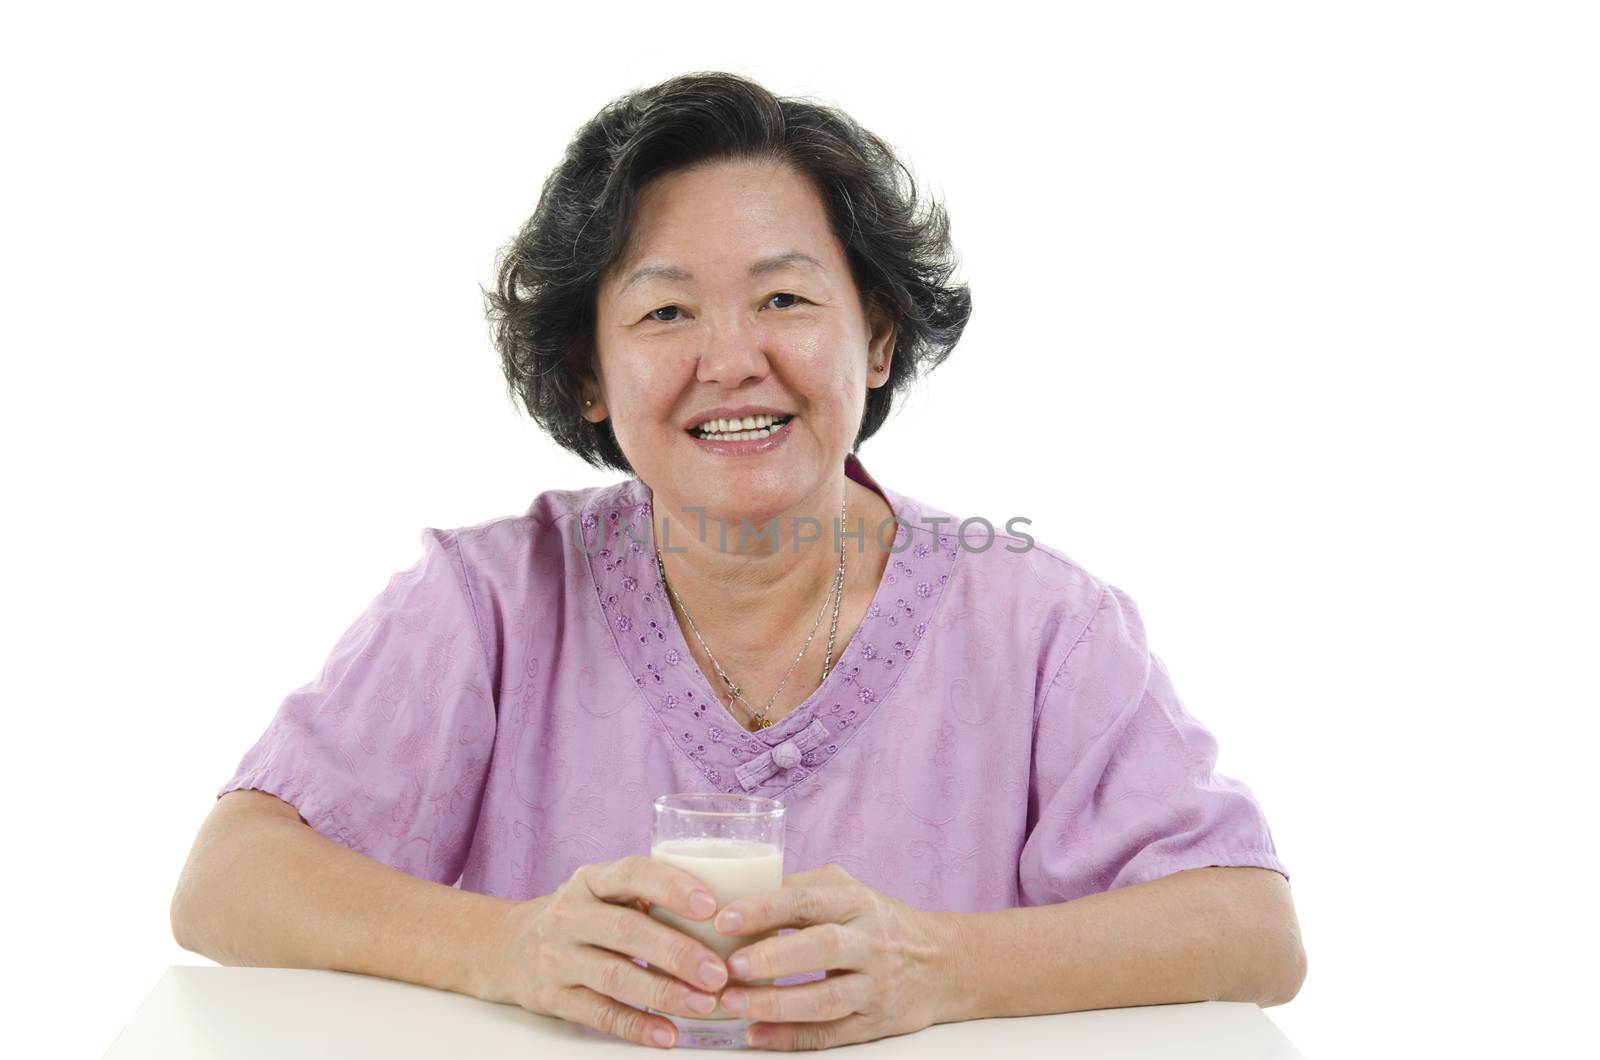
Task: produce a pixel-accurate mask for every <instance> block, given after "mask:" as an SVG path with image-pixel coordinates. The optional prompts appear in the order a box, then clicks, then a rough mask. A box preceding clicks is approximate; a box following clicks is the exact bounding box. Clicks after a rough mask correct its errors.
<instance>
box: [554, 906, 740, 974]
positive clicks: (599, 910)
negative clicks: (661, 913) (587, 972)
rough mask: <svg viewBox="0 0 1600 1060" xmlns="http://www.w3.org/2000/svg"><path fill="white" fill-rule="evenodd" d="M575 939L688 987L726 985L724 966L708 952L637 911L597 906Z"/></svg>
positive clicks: (686, 937)
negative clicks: (635, 959) (635, 960)
mask: <svg viewBox="0 0 1600 1060" xmlns="http://www.w3.org/2000/svg"><path fill="white" fill-rule="evenodd" d="M576 936H577V938H578V940H579V941H581V942H587V943H588V944H589V945H591V946H597V947H599V948H600V949H603V950H610V951H612V952H614V953H619V954H621V955H622V956H624V957H641V958H643V959H644V960H645V961H647V962H649V963H650V965H651V966H652V967H654V968H658V969H660V970H661V971H663V972H666V973H668V974H670V975H674V976H677V977H678V978H679V979H681V980H683V982H685V983H688V984H689V985H691V986H697V987H701V988H703V989H706V990H720V989H722V987H723V986H724V985H726V984H727V982H728V967H727V965H725V964H723V963H722V958H721V957H719V956H717V954H716V953H714V952H713V951H712V950H711V949H710V948H708V947H707V946H706V945H705V944H703V943H701V942H700V941H699V940H697V939H692V938H690V937H689V936H688V935H685V934H684V933H683V932H681V931H679V930H678V929H676V928H673V927H669V926H668V925H666V924H663V923H662V922H661V921H659V920H657V919H656V918H655V917H653V916H650V915H649V914H648V913H641V912H639V911H638V910H637V909H629V908H627V907H625V906H618V905H610V904H608V903H605V902H597V903H595V905H594V907H593V913H592V914H591V915H590V916H589V917H587V918H586V919H585V920H584V922H583V923H582V925H581V926H580V927H579V928H578V930H577V932H576Z"/></svg>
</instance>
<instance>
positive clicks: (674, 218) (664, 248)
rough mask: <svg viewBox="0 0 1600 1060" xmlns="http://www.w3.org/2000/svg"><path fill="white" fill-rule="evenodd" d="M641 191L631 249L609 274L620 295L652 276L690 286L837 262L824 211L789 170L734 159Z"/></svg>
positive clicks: (831, 266)
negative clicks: (737, 161)
mask: <svg viewBox="0 0 1600 1060" xmlns="http://www.w3.org/2000/svg"><path fill="white" fill-rule="evenodd" d="M647 191H648V192H650V194H648V195H645V196H641V199H640V208H639V212H638V214H637V216H636V218H635V221H634V225H633V230H632V232H631V233H630V236H629V243H628V249H627V251H626V252H625V253H624V255H623V257H622V259H621V260H620V261H619V262H618V264H617V266H616V267H615V268H614V269H612V271H611V276H610V279H611V287H612V291H613V294H614V295H615V296H618V297H620V296H622V295H623V294H625V293H627V292H628V291H629V290H631V289H632V288H634V287H637V286H644V285H647V284H648V283H649V282H650V280H652V279H660V280H669V281H676V282H680V283H692V282H696V281H697V280H702V279H704V280H710V279H713V278H714V277H718V276H720V277H729V276H734V277H744V276H756V275H763V274H771V273H776V272H779V271H783V270H790V271H794V272H802V273H804V272H810V273H812V274H814V275H818V276H822V275H825V274H828V273H831V272H833V271H834V270H836V269H837V268H838V267H839V266H840V264H841V260H842V259H841V258H840V255H839V250H838V247H837V245H836V243H835V241H834V239H833V233H832V230H831V228H830V226H829V223H828V216H827V211H826V209H825V208H824V207H823V205H822V201H821V200H820V199H819V198H818V196H817V194H816V192H815V190H813V188H812V187H811V185H810V183H809V182H808V181H806V180H805V179H804V178H803V177H801V176H799V175H798V174H796V173H795V172H794V171H793V170H792V169H789V168H788V167H774V166H772V165H771V164H764V165H760V166H757V165H756V164H753V163H731V164H723V165H720V166H718V167H705V168H704V169H697V170H693V171H686V172H684V173H674V174H669V175H667V176H665V177H659V178H657V180H656V181H654V182H652V183H651V184H650V185H648V186H647Z"/></svg>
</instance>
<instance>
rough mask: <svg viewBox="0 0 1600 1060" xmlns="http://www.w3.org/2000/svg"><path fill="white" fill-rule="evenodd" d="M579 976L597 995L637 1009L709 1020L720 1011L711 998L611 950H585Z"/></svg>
mask: <svg viewBox="0 0 1600 1060" xmlns="http://www.w3.org/2000/svg"><path fill="white" fill-rule="evenodd" d="M576 973H577V974H576V978H577V981H578V982H580V983H582V984H583V985H584V986H586V987H588V988H589V989H591V990H593V991H595V992H596V993H598V994H603V995H604V996H606V997H611V998H616V999H617V1000H618V1001H621V1002H623V1003H624V1004H628V1005H633V1006H636V1007H638V1008H652V1009H655V1010H656V1011H657V1012H670V1013H672V1014H673V1015H675V1016H691V1017H693V1016H707V1015H709V1014H710V1013H711V1010H712V1009H714V1008H716V1007H717V999H716V998H715V997H713V996H712V995H710V994H707V993H703V992H701V991H699V990H694V989H691V988H690V987H687V986H685V985H684V984H683V983H682V982H680V981H679V980H677V979H674V978H673V977H671V976H669V975H665V974H663V973H661V972H658V971H655V970H654V969H650V970H646V969H644V968H640V967H639V966H638V965H637V964H634V963H633V962H631V961H628V960H626V959H624V958H622V957H619V956H617V955H616V954H615V953H612V952H611V951H610V950H601V949H596V948H594V947H593V946H585V947H583V953H582V955H581V956H580V957H579V958H578V960H577V969H576Z"/></svg>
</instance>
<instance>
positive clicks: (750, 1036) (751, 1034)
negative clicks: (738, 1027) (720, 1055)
mask: <svg viewBox="0 0 1600 1060" xmlns="http://www.w3.org/2000/svg"><path fill="white" fill-rule="evenodd" d="M744 1040H745V1041H747V1042H749V1043H750V1048H752V1049H759V1048H761V1047H762V1046H763V1045H766V1044H767V1029H766V1028H765V1027H751V1028H750V1029H749V1030H747V1031H745V1032H744Z"/></svg>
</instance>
